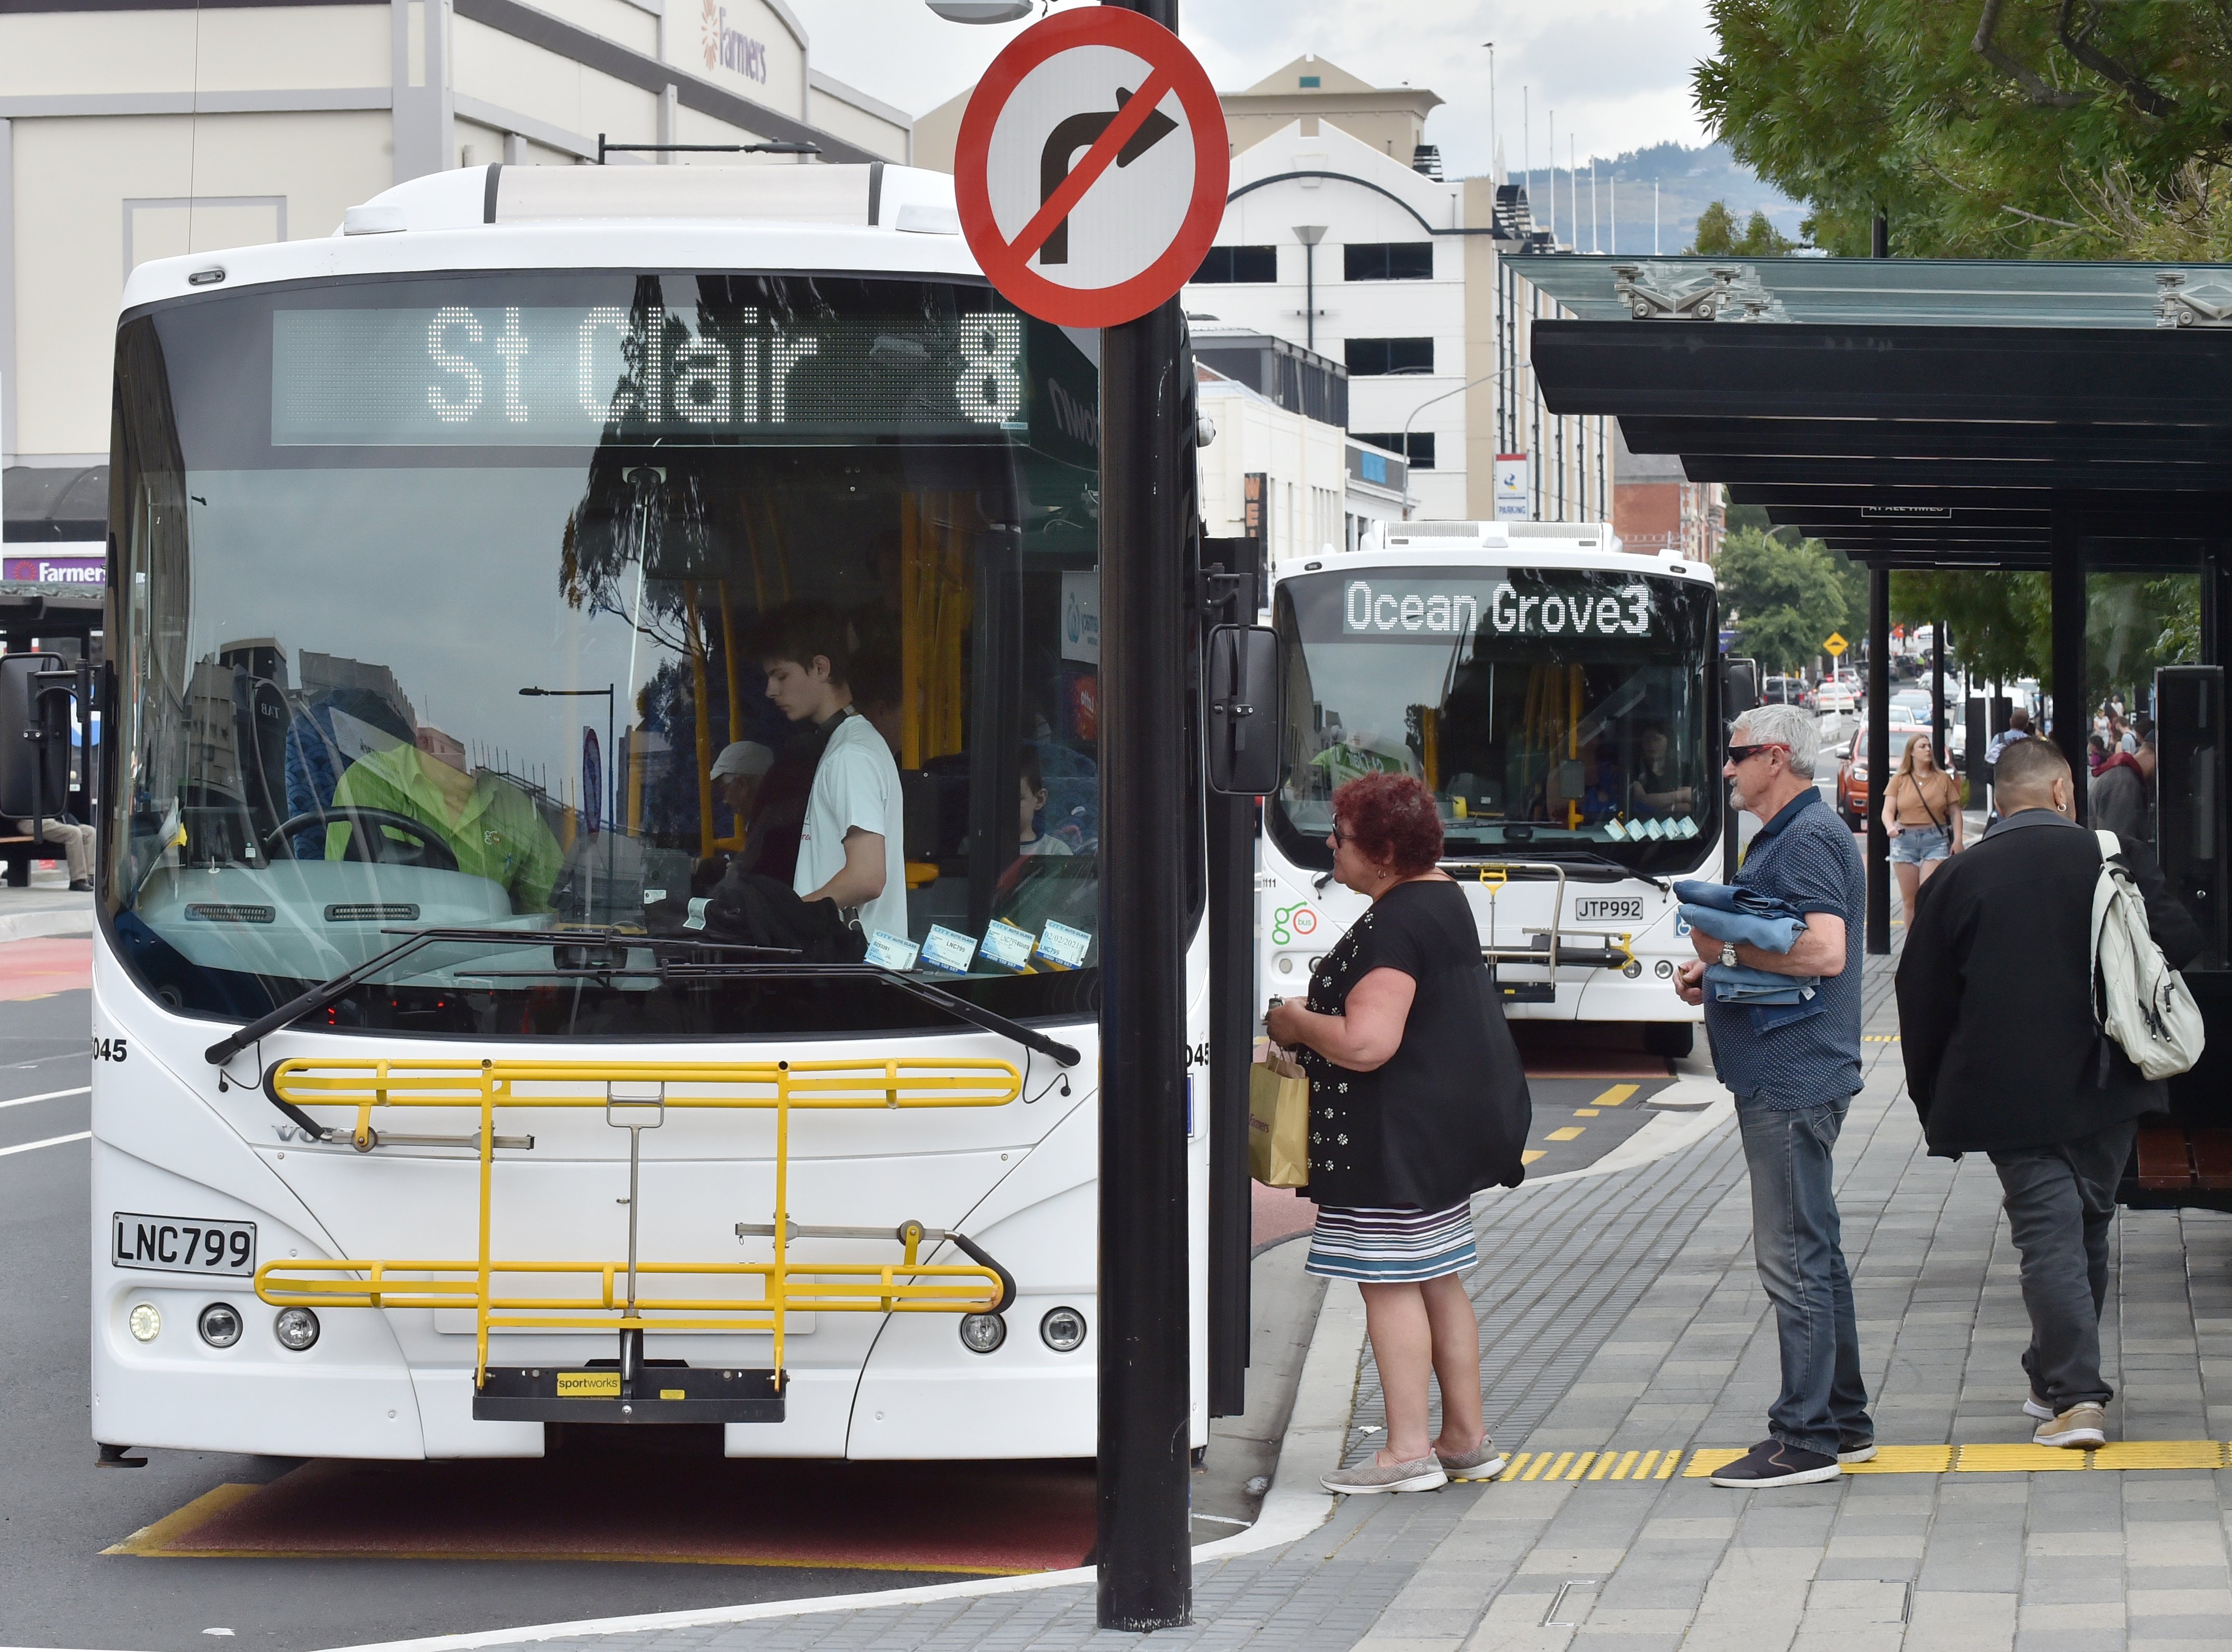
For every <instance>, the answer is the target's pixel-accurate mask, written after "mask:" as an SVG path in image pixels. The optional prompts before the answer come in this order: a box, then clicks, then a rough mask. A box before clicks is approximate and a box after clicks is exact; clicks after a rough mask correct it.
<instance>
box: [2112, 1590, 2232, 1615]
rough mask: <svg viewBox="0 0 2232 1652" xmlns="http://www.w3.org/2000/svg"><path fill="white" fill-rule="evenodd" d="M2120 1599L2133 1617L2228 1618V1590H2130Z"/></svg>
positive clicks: (2231, 1609) (2231, 1608)
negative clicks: (2209, 1616) (2202, 1616)
mask: <svg viewBox="0 0 2232 1652" xmlns="http://www.w3.org/2000/svg"><path fill="white" fill-rule="evenodd" d="M2124 1599H2125V1604H2126V1605H2127V1606H2129V1607H2130V1609H2131V1616H2133V1617H2134V1618H2140V1617H2196V1616H2201V1615H2202V1614H2203V1613H2208V1614H2210V1615H2213V1616H2216V1617H2217V1618H2219V1619H2222V1618H2224V1617H2227V1616H2232V1590H2225V1589H2134V1590H2131V1591H2130V1592H2129V1593H2127V1594H2126V1595H2125V1597H2124Z"/></svg>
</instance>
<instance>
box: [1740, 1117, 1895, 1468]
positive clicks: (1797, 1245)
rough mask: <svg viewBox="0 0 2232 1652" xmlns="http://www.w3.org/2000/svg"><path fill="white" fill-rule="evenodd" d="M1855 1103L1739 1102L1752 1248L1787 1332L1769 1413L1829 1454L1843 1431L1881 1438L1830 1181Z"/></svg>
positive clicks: (1794, 1437)
mask: <svg viewBox="0 0 2232 1652" xmlns="http://www.w3.org/2000/svg"><path fill="white" fill-rule="evenodd" d="M1849 1105H1851V1102H1850V1098H1846V1100H1843V1101H1835V1102H1826V1103H1824V1104H1823V1105H1820V1106H1819V1107H1802V1108H1797V1109H1794V1110H1793V1111H1787V1112H1786V1111H1776V1110H1774V1109H1771V1108H1767V1107H1762V1106H1757V1105H1753V1104H1751V1103H1749V1102H1746V1101H1742V1100H1739V1101H1738V1102H1737V1104H1736V1122H1737V1124H1738V1125H1739V1126H1740V1127H1741V1128H1742V1131H1743V1145H1744V1160H1745V1162H1746V1163H1748V1164H1749V1166H1750V1167H1751V1243H1752V1253H1753V1256H1754V1259H1755V1260H1756V1261H1757V1263H1758V1265H1759V1281H1760V1283H1761V1284H1762V1286H1765V1287H1766V1288H1767V1294H1768V1300H1770V1301H1771V1302H1773V1303H1774V1304H1775V1328H1776V1330H1777V1331H1779V1332H1780V1333H1781V1341H1782V1392H1781V1395H1780V1396H1778V1397H1777V1398H1776V1400H1775V1405H1774V1408H1773V1409H1771V1410H1769V1411H1768V1414H1767V1424H1768V1433H1770V1434H1772V1435H1774V1436H1775V1438H1776V1439H1777V1440H1780V1441H1782V1443H1783V1444H1785V1445H1788V1446H1796V1447H1798V1448H1801V1449H1802V1450H1806V1451H1818V1452H1820V1453H1821V1454H1824V1455H1825V1456H1834V1455H1835V1454H1836V1452H1837V1444H1838V1441H1839V1440H1840V1439H1855V1440H1872V1439H1873V1438H1874V1437H1875V1423H1874V1422H1873V1420H1872V1419H1871V1418H1870V1417H1869V1416H1868V1410H1867V1405H1868V1395H1867V1390H1866V1389H1865V1387H1863V1386H1862V1384H1861V1382H1860V1333H1859V1326H1858V1325H1855V1323H1854V1322H1853V1318H1852V1276H1851V1275H1850V1274H1848V1273H1846V1271H1845V1254H1844V1252H1843V1251H1842V1250H1841V1249H1839V1244H1840V1243H1841V1241H1842V1237H1843V1235H1842V1234H1841V1232H1840V1231H1839V1225H1838V1221H1837V1197H1836V1194H1835V1193H1834V1191H1833V1189H1832V1187H1831V1182H1830V1173H1831V1169H1832V1168H1833V1167H1832V1163H1831V1156H1832V1155H1833V1152H1834V1151H1835V1149H1836V1146H1837V1133H1838V1132H1839V1130H1842V1129H1843V1128H1844V1125H1845V1110H1846V1107H1847V1106H1849Z"/></svg>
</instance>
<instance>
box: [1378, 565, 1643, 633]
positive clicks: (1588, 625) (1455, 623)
mask: <svg viewBox="0 0 2232 1652" xmlns="http://www.w3.org/2000/svg"><path fill="white" fill-rule="evenodd" d="M1657 608H1658V605H1657V604H1656V603H1655V602H1654V601H1653V600H1652V597H1651V587H1650V586H1647V585H1645V584H1644V583H1643V582H1642V581H1641V580H1620V579H1619V577H1618V576H1609V577H1594V578H1593V577H1591V576H1588V575H1586V574H1582V575H1575V576H1572V577H1569V578H1566V579H1560V578H1558V577H1556V576H1555V575H1550V576H1543V575H1537V574H1528V575H1526V576H1524V577H1522V579H1520V580H1517V581H1514V580H1509V579H1496V578H1488V579H1475V580H1465V579H1432V578H1425V579H1420V578H1413V577H1396V578H1369V579H1367V578H1354V579H1351V580H1347V581H1346V582H1345V583H1344V584H1343V586H1342V587H1341V607H1340V629H1341V634H1342V635H1343V636H1346V637H1388V638H1417V639H1418V640H1420V641H1425V642H1432V641H1443V642H1446V641H1450V640H1451V639H1453V638H1459V637H1469V636H1470V635H1472V634H1473V632H1476V631H1479V630H1481V629H1482V628H1483V624H1484V625H1485V627H1486V628H1487V629H1488V630H1489V631H1490V632H1494V633H1495V634H1496V635H1497V636H1501V637H1647V636H1649V635H1650V634H1651V625H1652V620H1653V619H1654V618H1655V616H1656V613H1657Z"/></svg>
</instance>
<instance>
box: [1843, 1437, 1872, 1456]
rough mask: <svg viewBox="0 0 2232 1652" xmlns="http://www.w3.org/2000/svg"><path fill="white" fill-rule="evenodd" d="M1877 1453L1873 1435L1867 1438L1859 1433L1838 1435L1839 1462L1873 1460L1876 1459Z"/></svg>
mask: <svg viewBox="0 0 2232 1652" xmlns="http://www.w3.org/2000/svg"><path fill="white" fill-rule="evenodd" d="M1875 1454H1876V1442H1875V1439H1874V1436H1872V1435H1869V1436H1866V1437H1865V1438H1864V1437H1862V1436H1861V1435H1857V1434H1845V1435H1838V1436H1837V1461H1839V1462H1872V1461H1875Z"/></svg>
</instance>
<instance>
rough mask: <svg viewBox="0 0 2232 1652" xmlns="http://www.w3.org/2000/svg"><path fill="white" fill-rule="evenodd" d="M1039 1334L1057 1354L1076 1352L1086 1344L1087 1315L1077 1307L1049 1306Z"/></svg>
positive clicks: (1040, 1325)
mask: <svg viewBox="0 0 2232 1652" xmlns="http://www.w3.org/2000/svg"><path fill="white" fill-rule="evenodd" d="M1039 1336H1040V1337H1041V1338H1042V1339H1043V1340H1044V1341H1045V1343H1046V1345H1047V1346H1048V1347H1049V1348H1051V1349H1053V1350H1054V1352H1056V1353H1057V1354H1074V1353H1075V1352H1076V1351H1078V1350H1079V1349H1080V1347H1082V1346H1083V1345H1084V1344H1085V1316H1084V1315H1083V1314H1081V1313H1080V1312H1078V1311H1077V1310H1076V1309H1075V1308H1049V1309H1048V1310H1047V1317H1046V1318H1043V1319H1041V1320H1040V1321H1039Z"/></svg>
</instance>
